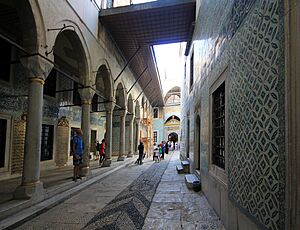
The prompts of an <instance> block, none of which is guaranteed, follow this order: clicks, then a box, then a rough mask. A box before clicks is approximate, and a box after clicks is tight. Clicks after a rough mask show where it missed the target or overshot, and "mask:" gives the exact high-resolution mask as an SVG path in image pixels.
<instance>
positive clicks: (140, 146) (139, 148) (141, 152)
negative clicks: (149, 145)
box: [138, 140, 144, 165]
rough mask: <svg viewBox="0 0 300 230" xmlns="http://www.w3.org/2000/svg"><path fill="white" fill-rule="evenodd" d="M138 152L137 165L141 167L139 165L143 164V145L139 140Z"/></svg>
mask: <svg viewBox="0 0 300 230" xmlns="http://www.w3.org/2000/svg"><path fill="white" fill-rule="evenodd" d="M138 150H139V161H138V163H139V164H140V165H141V164H143V155H144V144H143V142H142V140H140V144H139V146H138Z"/></svg>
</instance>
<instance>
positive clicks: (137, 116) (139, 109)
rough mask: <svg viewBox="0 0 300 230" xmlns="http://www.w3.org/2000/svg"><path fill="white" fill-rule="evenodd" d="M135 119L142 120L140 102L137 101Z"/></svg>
mask: <svg viewBox="0 0 300 230" xmlns="http://www.w3.org/2000/svg"><path fill="white" fill-rule="evenodd" d="M135 117H136V118H140V117H141V107H140V102H139V101H136V103H135Z"/></svg>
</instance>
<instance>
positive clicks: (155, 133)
mask: <svg viewBox="0 0 300 230" xmlns="http://www.w3.org/2000/svg"><path fill="white" fill-rule="evenodd" d="M153 141H154V143H157V131H154V132H153Z"/></svg>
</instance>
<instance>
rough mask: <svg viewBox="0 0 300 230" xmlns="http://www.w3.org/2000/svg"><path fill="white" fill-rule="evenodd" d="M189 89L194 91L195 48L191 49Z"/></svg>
mask: <svg viewBox="0 0 300 230" xmlns="http://www.w3.org/2000/svg"><path fill="white" fill-rule="evenodd" d="M189 80H190V81H189V89H190V93H191V92H192V91H193V87H194V80H195V79H194V49H193V50H192V51H191V56H190V78H189Z"/></svg>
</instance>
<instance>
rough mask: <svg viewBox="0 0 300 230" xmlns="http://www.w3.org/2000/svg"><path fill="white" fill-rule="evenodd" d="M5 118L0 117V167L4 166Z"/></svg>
mask: <svg viewBox="0 0 300 230" xmlns="http://www.w3.org/2000/svg"><path fill="white" fill-rule="evenodd" d="M6 129H7V120H5V119H0V168H3V167H4V166H5V150H6Z"/></svg>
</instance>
